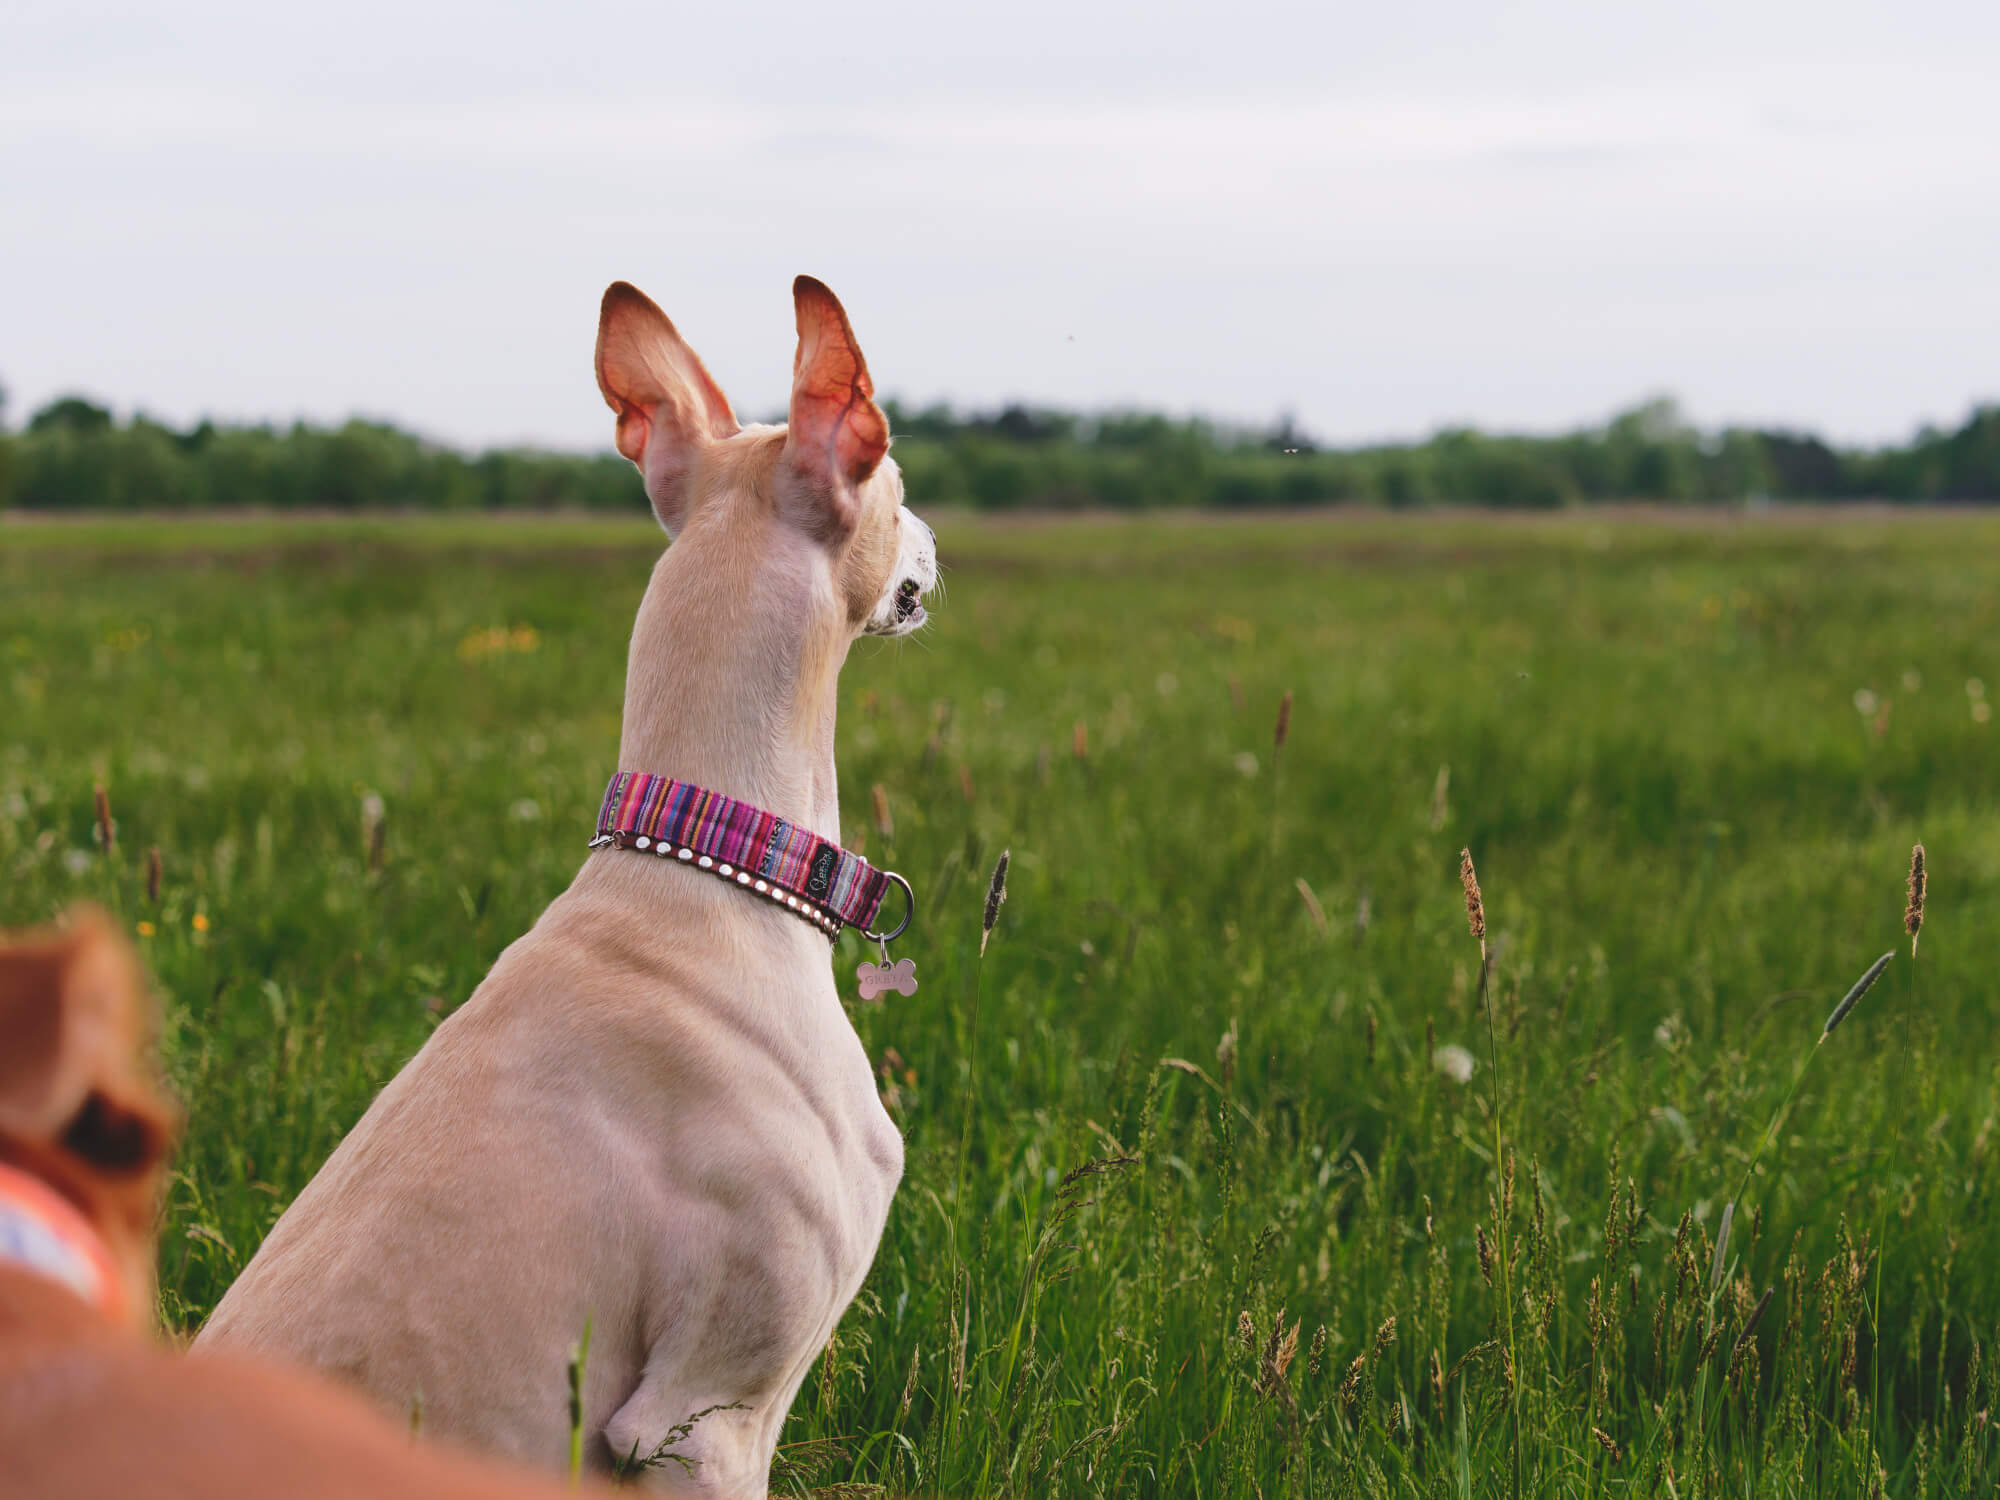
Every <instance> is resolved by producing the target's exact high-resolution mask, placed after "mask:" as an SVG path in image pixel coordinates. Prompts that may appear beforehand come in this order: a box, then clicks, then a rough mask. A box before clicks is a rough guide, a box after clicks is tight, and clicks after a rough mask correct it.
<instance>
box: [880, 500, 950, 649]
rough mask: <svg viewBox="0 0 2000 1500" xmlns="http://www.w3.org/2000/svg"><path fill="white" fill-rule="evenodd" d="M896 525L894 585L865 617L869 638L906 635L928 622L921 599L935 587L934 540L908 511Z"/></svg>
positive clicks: (922, 524) (920, 522)
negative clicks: (872, 636)
mask: <svg viewBox="0 0 2000 1500" xmlns="http://www.w3.org/2000/svg"><path fill="white" fill-rule="evenodd" d="M896 522H897V530H898V533H899V535H898V539H897V545H896V571H895V572H894V573H893V574H892V575H891V576H892V577H893V578H894V579H895V580H896V583H895V585H894V587H892V588H891V589H890V590H889V592H888V594H887V595H886V596H884V598H883V600H882V602H881V603H880V604H878V605H876V606H875V612H874V613H873V614H872V615H870V616H869V617H868V634H870V635H888V636H896V635H908V634H910V632H912V631H914V630H920V629H922V628H923V624H924V622H925V621H926V620H928V619H929V618H930V614H929V612H928V611H926V610H925V608H924V595H925V594H927V593H929V592H930V591H931V590H932V589H933V588H935V587H936V586H937V579H938V566H937V537H936V536H935V535H933V534H932V532H931V529H930V527H928V526H926V525H925V524H924V523H923V522H922V521H919V520H918V519H917V518H916V516H914V515H913V514H911V513H910V512H909V511H908V510H904V511H901V512H900V513H899V514H898V515H897V518H896Z"/></svg>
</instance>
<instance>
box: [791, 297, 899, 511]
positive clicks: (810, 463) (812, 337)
mask: <svg viewBox="0 0 2000 1500" xmlns="http://www.w3.org/2000/svg"><path fill="white" fill-rule="evenodd" d="M792 303H793V305H794V307H795V309H796V310H797V313H798V323H799V352H798V354H797V356H796V357H795V358H794V359H793V361H792V406H791V415H790V425H789V426H788V428H787V430H786V433H785V461H786V464H787V465H788V466H789V467H790V468H791V470H792V471H793V472H794V473H795V474H796V475H798V476H799V478H800V479H801V480H802V481H803V485H804V489H805V493H806V495H807V496H808V497H809V498H810V500H811V501H812V503H813V504H814V507H815V509H816V511H818V512H819V515H818V516H817V517H816V519H817V520H819V521H820V522H821V524H822V525H823V526H824V528H825V530H826V531H827V532H828V533H832V534H837V533H840V532H845V531H849V530H851V529H852V528H853V526H854V524H855V521H856V518H857V509H858V502H857V499H856V493H855V492H856V491H857V490H859V489H860V487H861V486H862V485H863V484H865V483H866V482H867V480H868V476H869V475H871V474H873V473H874V472H875V470H876V468H877V467H878V466H879V465H880V464H881V462H882V457H883V455H884V454H886V453H887V452H888V451H889V419H888V418H887V417H885V416H883V415H882V408H881V407H879V406H877V405H876V404H875V382H874V381H873V380H871V379H869V378H868V361H867V360H865V359H863V358H862V357H861V346H860V345H859V344H857V343H856V342H855V341H854V329H853V328H852V327H851V326H850V325H849V323H848V321H847V313H846V312H845V311H844V310H843V309H842V308H841V305H840V299H839V298H837V297H835V296H834V295H833V293H832V292H830V291H828V290H827V288H826V284H825V283H824V282H821V281H816V280H815V279H814V278H812V277H810V276H801V277H799V279H798V280H797V281H795V282H793V283H792Z"/></svg>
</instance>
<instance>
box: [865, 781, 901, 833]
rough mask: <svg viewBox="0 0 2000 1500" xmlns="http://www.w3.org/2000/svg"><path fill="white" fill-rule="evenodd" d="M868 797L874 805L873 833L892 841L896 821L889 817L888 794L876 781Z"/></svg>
mask: <svg viewBox="0 0 2000 1500" xmlns="http://www.w3.org/2000/svg"><path fill="white" fill-rule="evenodd" d="M868 795H869V796H870V797H871V798H872V799H873V800H874V803H875V831H876V832H877V833H879V834H881V835H882V837H883V838H885V839H893V838H894V837H895V836H896V820H895V819H894V818H892V817H890V816H889V793H888V792H887V791H886V790H885V789H884V788H883V786H882V783H881V782H879V781H878V782H876V783H875V785H874V787H873V788H872V789H871V790H870V791H869V793H868Z"/></svg>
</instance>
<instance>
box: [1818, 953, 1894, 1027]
mask: <svg viewBox="0 0 2000 1500" xmlns="http://www.w3.org/2000/svg"><path fill="white" fill-rule="evenodd" d="M1895 956H1896V955H1895V954H1894V953H1893V952H1891V953H1885V954H1883V955H1882V956H1881V957H1880V958H1878V959H1876V960H1875V962H1874V963H1872V964H1870V965H1869V966H1868V972H1867V973H1866V974H1863V975H1862V976H1861V977H1860V978H1859V979H1857V980H1855V981H1854V988H1853V989H1851V990H1849V991H1848V992H1847V993H1846V994H1845V995H1843V996H1842V997H1841V1000H1840V1004H1838V1005H1836V1006H1835V1007H1834V1008H1833V1014H1832V1015H1830V1016H1828V1017H1827V1018H1826V1029H1825V1030H1824V1031H1822V1032H1821V1033H1820V1034H1819V1039H1820V1040H1821V1041H1825V1040H1826V1039H1827V1038H1828V1037H1830V1036H1832V1035H1833V1028H1834V1027H1836V1026H1838V1025H1839V1024H1840V1023H1841V1022H1842V1021H1845V1020H1846V1019H1847V1013H1848V1012H1849V1011H1851V1010H1853V1009H1854V1007H1855V1006H1857V1005H1859V1004H1860V1003H1861V997H1862V996H1863V995H1865V994H1867V993H1868V991H1869V989H1870V987H1872V986H1873V985H1874V983H1875V981H1876V980H1878V979H1880V978H1881V977H1882V971H1883V970H1884V969H1886V968H1888V967H1889V960H1890V959H1892V958H1894V957H1895Z"/></svg>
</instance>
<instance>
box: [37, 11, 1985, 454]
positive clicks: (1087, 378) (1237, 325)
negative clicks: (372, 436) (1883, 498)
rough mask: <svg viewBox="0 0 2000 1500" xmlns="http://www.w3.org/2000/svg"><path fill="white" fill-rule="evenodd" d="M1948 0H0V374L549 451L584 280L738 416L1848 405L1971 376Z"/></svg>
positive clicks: (1389, 420)
mask: <svg viewBox="0 0 2000 1500" xmlns="http://www.w3.org/2000/svg"><path fill="white" fill-rule="evenodd" d="M1996 96H2000V5H1996V4H1994V3H1992V0H1981V3H1976V4H1975V3H1970V0H1966V3H1958V4H1940V3H1930V0H1901V3H1895V4H1855V3H1849V0H1810V3H1797V4H1794V3H1759V0H1729V3H1710V0H1674V3H1672V4H1664V3H1662V4H1647V5H1638V4H1633V3H1616V0H1589V3H1578V0H1562V3H1556V0H1541V3H1524V4H1512V5H1494V4H1477V3H1466V0H1436V3H1428V4H1425V3H1418V4H1411V5H1402V6H1396V5H1389V4H1381V3H1370V4H1366V5H1360V4H1345V5H1340V4H1337V5H1333V6H1326V7H1308V6H1305V5H1288V6H1283V7H1280V6H1277V5H1269V4H1263V3H1259V0H1230V3H1209V4H1202V5H1190V4H1183V3H1176V0H1147V3H1144V4H1123V3H1120V4H1101V3H1093V0H1063V3H1046V0H1012V3H1010V4H1008V5H1006V6H979V7H966V6H954V5H948V4H939V3H929V4H912V5H884V4H877V3H868V0H859V3H857V0H847V3H843V4H841V5H837V6H836V5H830V4H829V5H824V6H809V5H802V4H797V3H791V0H767V3H765V4H762V5H756V6H750V5H716V4H713V3H710V4H706V5H702V6H681V5H675V4H671V3H660V4H653V5H648V6H643V7H641V6H632V7H621V6H610V5H603V4H596V3H575V0H572V3H569V4H565V5H560V6H558V5H553V4H550V5H540V6H517V5H506V4H496V3H490V0H489V3H482V4H478V5H462V4H454V3H446V4H429V3H425V0H403V3H398V4H382V3H376V0H343V3H341V4H339V5H329V6H303V5H285V4H272V3H270V0H259V3H257V4H255V5H248V4H219V3H212V0H177V3H175V4H172V5H162V4H158V3H156V0H148V3H146V4H142V5H124V4H98V3H89V0H61V3H48V0H25V3H23V0H10V3H9V4H8V5H7V6H6V7H5V10H4V14H0V382H4V383H5V384H6V385H7V387H8V388H9V389H10V391H11V392H12V396H13V400H12V404H11V408H10V415H11V418H12V420H13V421H15V422H16V423H18V422H19V421H20V420H21V418H22V417H23V416H24V415H25V413H26V412H27V411H29V410H31V409H32V408H33V407H35V406H37V405H39V404H40V403H41V402H43V401H44V400H46V399H47V398H48V397H49V396H51V395H53V394H55V393H57V392H61V391H71V390H79V391H83V392H87V393H89V394H92V395H94V396H96V397H97V398H99V399H101V400H104V401H106V402H108V403H109V404H111V405H113V406H115V407H117V408H118V409H120V410H121V411H129V410H131V409H133V408H135V407H139V408H144V409H147V410H149V411H152V412H154V413H157V414H159V415H161V416H163V417H166V418H168V419H171V420H174V421H188V420H191V419H193V418H195V417H198V416H201V415H204V414H212V415H215V416H218V417H227V418H259V419H261V418H278V419H289V418H290V417H292V416H294V415H301V414H302V415H305V416H308V417H310V418H313V419H317V420H334V419H339V418H342V417H344V416H346V415H348V414H350V413H362V414H367V415H376V416H383V417H389V418H392V419H394V420H396V421H398V422H401V423H404V424H406V425H409V426H412V427H415V428H416V429H418V430H420V431H423V432H426V433H429V434H432V435H434V436H437V437H440V438H445V439H449V440H452V441H457V442H465V443H487V442H497V441H516V440H531V441H537V442H544V443H550V444H556V445H561V446H565V447H602V446H606V445H608V443H609V440H610V435H611V424H610V418H609V414H608V413H606V412H605V410H604V408H603V406H602V404H601V402H600V400H599V398H598V396H597V393H596V389H595V387H594V385H593V382H592V379H591V372H590V349H591V340H592V335H593V331H594V326H595V319H596V306H597V298H598V295H599V293H600V292H601V291H602V289H603V287H604V284H605V283H606V282H607V281H610V280H612V279H614V278H619V277H623V278H626V279H629V280H631V281H634V282H636V283H637V284H638V285H640V286H641V287H643V288H645V289H646V290H647V291H648V292H650V293H651V294H652V295H653V296H654V297H655V298H656V299H657V300H658V301H659V302H660V303H661V304H662V306H664V307H665V308H666V309H667V311H668V313H669V314H670V315H671V316H672V317H673V318H674V319H675V320H676V321H677V322H678V324H679V325H680V327H681V330H682V332H683V333H684V334H686V335H687V337H688V338H689V340H690V341H691V342H692V343H693V344H694V345H695V346H696V348H698V349H699V350H701V352H702V353H703V355H704V356H705V357H706V359H707V360H708V363H709V365H710V367H711V368H712V369H713V370H714V371H715V373H716V375H717V376H718V378H719V379H720V380H721V381H722V383H723V385H724V387H725V389H727V390H728V391H729V392H730V394H731V396H732V397H733V398H734V400H735V402H736V405H737V408H738V410H739V412H741V413H742V414H744V415H746V416H750V415H756V416H761V415H768V414H770V413H772V412H774V411H776V410H778V409H780V408H781V407H782V405H783V402H784V398H785V392H786V389H787V385H788V377H789V370H790V360H791V352H792V328H791V306H790V297H789V286H790V281H791V277H792V276H793V275H794V274H795V273H797V272H799V271H810V272H812V273H813V274H815V275H817V276H819V277H821V278H822V279H823V280H825V281H827V282H828V283H829V284H830V285H831V286H832V287H833V288H834V290H835V291H836V292H838V293H839V294H840V296H841V297H842V299H843V300H844V301H845V303H846V305H847V308H848V312H849V314H850V315H851V317H852V318H853V321H854V324H855V327H856V331H857V332H858V334H859V336H860V338H861V342H862V345H863V347H864V349H865V350H866V351H867V354H868V358H869V363H870V365H871V367H872V368H873V370H874V373H875V378H876V383H877V386H878V387H879V389H880V390H881V391H882V392H883V393H885V394H894V395H898V396H901V397H903V398H904V399H906V400H914V401H918V402H923V401H929V400H934V399H949V400H953V401H956V402H960V403H969V404H976V405H989V404H992V403H997V402H999V401H1003V400H1007V399H1012V398H1022V399H1028V400H1034V401H1045V402H1051V403H1058V404H1062V405H1066V406H1076V407H1090V408H1094V407H1102V406H1109V405H1126V404H1135V405H1141V406H1146V407H1157V408H1163V409H1168V410H1173V411H1202V412H1207V413H1211V414H1214V415H1217V416H1221V417H1226V418H1234V419H1246V420H1252V421H1260V422H1261V421H1268V420H1271V419H1272V418H1274V417H1275V416H1276V415H1277V414H1278V413H1280V412H1282V411H1286V410H1290V411H1293V412H1296V413H1297V415H1298V417H1299V419H1300V420H1301V421H1302V422H1303V423H1304V424H1305V425H1306V426H1307V427H1308V428H1309V429H1310V430H1312V431H1314V432H1316V433H1318V434H1321V435H1323V436H1325V437H1328V438H1333V439H1338V440H1352V439H1361V438H1371V437H1381V436H1405V435H1419V434H1422V433H1424V432H1427V431H1429V430H1431V429H1432V428H1434V427H1436V426H1438V425H1440V424H1444V423H1449V422H1461V421H1472V422H1476V423H1478V424H1480V425H1482V426H1488V427H1498V428H1517V429H1537V430H1546V429H1552V428H1558V427H1564V426H1569V425H1572V424H1579V423H1583V422H1586V421H1592V420H1596V419H1598V418H1600V417H1602V416H1604V415H1605V414H1607V413H1609V412H1611V411H1612V410H1614V409H1616V408H1618V407H1620V406H1621V405H1624V404H1628V403H1630V402H1631V401H1633V400H1635V399H1637V398H1639V397H1642V396H1644V395H1646V394H1648V393H1652V392H1656V391H1670V392H1673V393H1676V394H1678V395H1679V396H1680V397H1681V399H1682V401H1683V403H1684V404H1685V406H1686V407H1687V408H1688V410H1689V411H1690V412H1691V413H1692V414H1693V415H1694V416H1695V417H1697V418H1698V419H1699V420H1701V421H1703V422H1704V423H1717V422H1722V421H1755V422H1770V423H1786V424H1793V425H1804V426H1810V427H1813V428H1816V429H1818V430H1821V431H1823V432H1826V433H1828V434H1829V435H1832V436H1835V437H1838V438H1842V439H1846V440H1850V441H1874V440H1887V439H1900V438H1902V437H1905V436H1907V434H1908V433H1909V432H1910V431H1911V430H1912V429H1913V428H1914V426H1915V425H1916V424H1917V423H1918V422H1920V421H1924V420H1930V421H1936V422H1941V423H1942V422H1956V421H1957V420H1958V419H1959V418H1961V417H1962V415H1963V414H1964V412H1965V410H1966V409H1967V407H1968V405H1969V404H1970V403H1971V402H1972V401H1974V400H1975V399H1979V398H1987V399H2000V102H1996Z"/></svg>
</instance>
